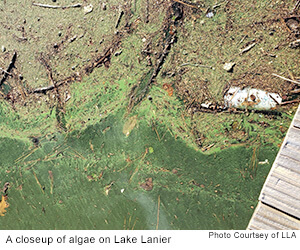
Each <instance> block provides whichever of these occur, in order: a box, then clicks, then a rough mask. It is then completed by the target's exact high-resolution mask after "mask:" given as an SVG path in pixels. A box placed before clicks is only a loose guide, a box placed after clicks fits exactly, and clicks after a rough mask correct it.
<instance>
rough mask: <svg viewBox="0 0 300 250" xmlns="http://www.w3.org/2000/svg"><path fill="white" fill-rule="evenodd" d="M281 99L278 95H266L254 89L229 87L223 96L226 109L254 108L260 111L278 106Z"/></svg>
mask: <svg viewBox="0 0 300 250" xmlns="http://www.w3.org/2000/svg"><path fill="white" fill-rule="evenodd" d="M281 102H282V98H281V97H280V96H279V94H276V93H268V92H266V91H264V90H259V89H254V88H244V89H241V88H240V87H231V88H230V89H229V90H228V91H227V93H226V94H225V96H224V104H225V107H227V108H231V107H234V108H254V109H260V110H268V109H273V108H275V107H276V105H280V104H281Z"/></svg>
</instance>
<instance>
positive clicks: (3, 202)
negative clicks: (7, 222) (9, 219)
mask: <svg viewBox="0 0 300 250" xmlns="http://www.w3.org/2000/svg"><path fill="white" fill-rule="evenodd" d="M8 207H9V204H8V203H7V202H6V198H5V197H4V196H3V195H2V200H1V202H0V216H4V213H6V210H5V208H8Z"/></svg>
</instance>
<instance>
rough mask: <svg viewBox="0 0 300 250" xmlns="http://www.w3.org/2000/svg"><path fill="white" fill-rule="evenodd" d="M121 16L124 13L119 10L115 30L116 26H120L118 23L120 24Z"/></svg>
mask: <svg viewBox="0 0 300 250" xmlns="http://www.w3.org/2000/svg"><path fill="white" fill-rule="evenodd" d="M123 15H124V11H123V10H120V12H119V16H118V19H117V21H116V25H115V28H118V26H119V24H120V22H121V18H122V16H123Z"/></svg>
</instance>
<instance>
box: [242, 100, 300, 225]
mask: <svg viewBox="0 0 300 250" xmlns="http://www.w3.org/2000/svg"><path fill="white" fill-rule="evenodd" d="M247 229H250V230H258V229H262V230H296V229H298V230H300V105H299V107H298V110H297V112H296V114H295V116H294V119H293V121H292V123H291V125H290V128H289V130H288V132H287V135H286V137H285V139H284V141H283V143H282V145H281V148H280V150H279V153H278V155H277V157H276V159H275V161H274V163H273V166H272V169H271V171H270V173H269V175H268V177H267V179H266V181H265V183H264V186H263V188H262V191H261V193H260V196H259V203H258V205H257V207H256V209H255V211H254V213H253V216H252V218H251V220H250V222H249V225H248V227H247Z"/></svg>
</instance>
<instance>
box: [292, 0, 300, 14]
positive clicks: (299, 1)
mask: <svg viewBox="0 0 300 250" xmlns="http://www.w3.org/2000/svg"><path fill="white" fill-rule="evenodd" d="M299 6H300V0H298V1H297V2H296V3H295V6H294V8H293V9H292V12H294V11H296V10H297V9H298V8H299Z"/></svg>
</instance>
